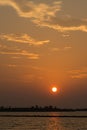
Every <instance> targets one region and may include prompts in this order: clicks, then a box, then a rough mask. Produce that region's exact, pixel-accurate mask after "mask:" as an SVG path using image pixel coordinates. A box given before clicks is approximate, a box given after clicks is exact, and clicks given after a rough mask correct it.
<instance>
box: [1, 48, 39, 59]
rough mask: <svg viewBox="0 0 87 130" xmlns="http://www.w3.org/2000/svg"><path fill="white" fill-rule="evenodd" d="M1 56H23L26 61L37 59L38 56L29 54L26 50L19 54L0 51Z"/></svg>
mask: <svg viewBox="0 0 87 130" xmlns="http://www.w3.org/2000/svg"><path fill="white" fill-rule="evenodd" d="M0 54H1V55H11V56H12V55H14V56H25V57H27V58H28V59H39V54H36V53H29V52H27V51H26V50H22V51H21V52H6V51H0Z"/></svg>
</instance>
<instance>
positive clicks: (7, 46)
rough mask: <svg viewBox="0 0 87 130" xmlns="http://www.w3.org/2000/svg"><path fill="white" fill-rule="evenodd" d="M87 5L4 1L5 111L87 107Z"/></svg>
mask: <svg viewBox="0 0 87 130" xmlns="http://www.w3.org/2000/svg"><path fill="white" fill-rule="evenodd" d="M86 5H87V1H82V0H73V1H72V0H67V1H65V0H57V1H56V0H48V1H47V0H42V1H40V0H3V1H2V0H0V18H1V19H0V106H1V105H4V106H31V105H36V104H37V105H42V106H44V105H56V106H58V107H60V108H61V107H66V108H71V107H72V108H84V107H87V103H86V99H87V60H86V57H87V16H86V12H87V7H86ZM73 7H74V8H73ZM52 84H55V85H56V86H58V87H59V88H60V92H59V94H55V95H52V94H51V93H50V89H51V85H52Z"/></svg>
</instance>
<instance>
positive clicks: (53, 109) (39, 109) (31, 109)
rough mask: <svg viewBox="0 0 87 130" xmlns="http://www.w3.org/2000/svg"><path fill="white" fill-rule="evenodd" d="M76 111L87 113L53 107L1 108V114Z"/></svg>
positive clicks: (83, 109) (86, 109)
mask: <svg viewBox="0 0 87 130" xmlns="http://www.w3.org/2000/svg"><path fill="white" fill-rule="evenodd" d="M76 111H87V108H82V109H80V108H76V109H71V108H57V107H53V106H45V107H39V106H37V105H36V106H32V107H29V108H25V107H3V106H1V107H0V112H76Z"/></svg>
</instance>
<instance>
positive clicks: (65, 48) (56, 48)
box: [51, 46, 72, 52]
mask: <svg viewBox="0 0 87 130" xmlns="http://www.w3.org/2000/svg"><path fill="white" fill-rule="evenodd" d="M70 49H72V47H71V46H65V47H63V48H58V47H53V48H51V51H52V52H58V51H68V50H70Z"/></svg>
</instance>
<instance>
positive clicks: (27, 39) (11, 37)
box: [0, 34, 50, 45]
mask: <svg viewBox="0 0 87 130" xmlns="http://www.w3.org/2000/svg"><path fill="white" fill-rule="evenodd" d="M0 39H5V40H7V41H13V42H17V43H27V44H30V45H43V44H47V43H49V42H50V41H49V40H45V41H38V40H35V39H34V38H32V37H31V36H29V35H28V34H22V35H18V34H1V35H0Z"/></svg>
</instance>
